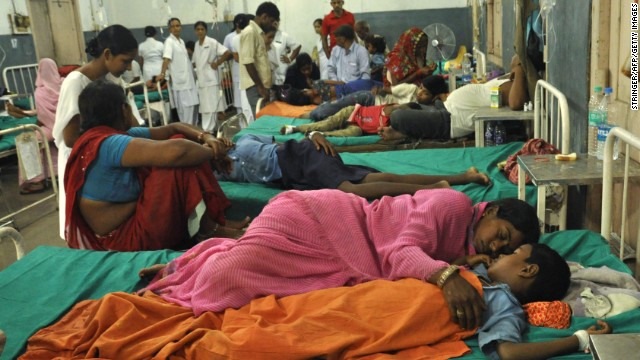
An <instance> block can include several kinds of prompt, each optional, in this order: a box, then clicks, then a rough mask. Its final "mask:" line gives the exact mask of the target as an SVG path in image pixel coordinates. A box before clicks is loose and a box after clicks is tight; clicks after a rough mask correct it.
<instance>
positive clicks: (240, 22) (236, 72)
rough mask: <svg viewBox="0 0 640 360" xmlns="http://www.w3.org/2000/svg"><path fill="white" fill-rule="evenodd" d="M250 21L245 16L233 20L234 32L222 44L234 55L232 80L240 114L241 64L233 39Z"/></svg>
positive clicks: (234, 96) (234, 102)
mask: <svg viewBox="0 0 640 360" xmlns="http://www.w3.org/2000/svg"><path fill="white" fill-rule="evenodd" d="M248 23H249V19H248V18H247V16H246V15H245V14H237V15H236V16H235V17H234V18H233V31H232V32H230V33H228V34H227V36H225V37H224V42H223V43H222V44H223V45H224V47H226V48H227V49H229V51H231V54H233V61H232V62H231V63H232V65H231V78H232V80H233V106H235V108H236V112H237V113H238V114H239V113H241V112H242V101H241V96H242V95H241V92H240V63H238V50H237V49H235V48H234V47H233V39H234V38H235V37H236V36H239V35H240V32H241V31H242V29H244V28H245V26H247V24H248Z"/></svg>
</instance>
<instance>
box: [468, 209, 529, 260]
mask: <svg viewBox="0 0 640 360" xmlns="http://www.w3.org/2000/svg"><path fill="white" fill-rule="evenodd" d="M497 212H498V208H497V207H492V208H488V209H487V210H485V212H484V214H483V215H482V218H481V219H480V221H478V223H477V224H476V226H475V229H474V234H473V246H474V247H475V249H476V252H477V253H478V254H485V255H490V256H491V257H497V256H498V255H500V254H510V253H512V252H513V251H514V250H515V249H517V248H518V247H520V246H521V245H522V244H523V243H524V235H523V234H522V233H521V232H520V231H518V230H516V228H515V227H514V226H513V224H511V223H510V222H508V221H507V220H503V219H500V218H499V217H497V216H496V213H497Z"/></svg>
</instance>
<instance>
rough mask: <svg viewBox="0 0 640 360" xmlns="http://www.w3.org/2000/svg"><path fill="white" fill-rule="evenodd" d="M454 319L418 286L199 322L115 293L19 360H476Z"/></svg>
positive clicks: (350, 291) (280, 304)
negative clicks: (391, 357) (466, 359)
mask: <svg viewBox="0 0 640 360" xmlns="http://www.w3.org/2000/svg"><path fill="white" fill-rule="evenodd" d="M463 274H464V275H463V276H465V277H467V278H468V279H469V280H470V282H471V283H472V284H473V285H474V286H475V287H476V288H477V289H478V290H479V291H482V290H481V286H480V283H479V281H478V280H477V278H476V277H475V276H474V275H472V274H470V273H468V272H463ZM449 318H450V315H449V311H448V308H447V306H446V304H445V302H444V297H443V296H442V293H441V291H440V289H438V288H437V287H436V286H434V285H431V284H425V283H423V282H421V281H419V280H415V279H404V280H400V281H395V282H391V281H385V280H376V281H371V282H368V283H364V284H360V285H357V286H353V287H341V288H334V289H327V290H319V291H313V292H310V293H306V294H301V295H294V296H288V297H284V298H281V299H276V298H275V297H274V296H267V297H264V298H260V299H256V300H254V301H252V302H251V303H250V304H248V305H247V306H244V307H242V308H240V309H238V310H234V309H228V310H226V311H225V312H224V314H220V313H210V312H209V313H204V314H203V315H201V316H199V317H197V318H195V317H194V316H193V313H192V312H191V310H190V309H188V308H183V307H180V306H177V305H173V304H169V303H166V302H164V301H163V300H162V299H161V298H160V297H158V296H156V295H154V294H152V293H149V292H147V293H145V294H144V295H143V296H136V295H132V294H126V293H112V294H108V295H106V296H105V297H103V298H102V299H100V300H86V301H83V302H80V303H78V304H76V306H74V307H73V308H72V309H71V310H70V311H69V312H68V313H67V314H66V315H65V316H64V317H63V318H62V319H60V320H59V321H58V322H57V323H55V324H53V325H52V326H49V327H47V328H44V329H41V330H40V331H38V332H37V333H36V334H35V335H33V336H32V337H31V338H30V339H29V343H28V346H27V352H26V353H25V354H24V355H23V356H22V357H21V359H43V358H48V359H51V358H64V359H76V358H85V357H100V358H110V359H133V358H154V359H156V358H157V359H166V358H171V359H183V358H186V359H283V358H287V359H305V358H312V357H315V356H329V358H332V359H334V358H335V359H351V358H366V359H381V358H385V357H387V356H388V354H389V353H394V354H395V355H396V356H398V357H399V358H407V359H409V358H410V359H447V358H451V357H458V356H462V355H464V354H466V353H468V352H469V351H470V350H469V348H468V347H467V346H466V345H465V343H464V342H463V341H461V339H464V338H466V337H469V336H471V335H473V334H474V333H475V331H474V330H469V331H465V330H462V329H461V328H460V327H459V326H457V325H455V324H454V323H452V322H451V321H450V320H449ZM385 353H386V354H385Z"/></svg>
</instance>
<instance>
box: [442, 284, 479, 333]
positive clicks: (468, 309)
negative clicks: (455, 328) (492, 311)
mask: <svg viewBox="0 0 640 360" xmlns="http://www.w3.org/2000/svg"><path fill="white" fill-rule="evenodd" d="M442 293H443V294H444V299H445V300H446V302H447V305H448V306H449V311H450V312H451V320H452V321H453V322H455V323H456V324H458V325H460V327H462V328H464V329H467V330H470V329H473V328H476V327H478V326H480V325H482V313H483V312H484V311H485V310H486V304H485V302H484V300H483V299H482V297H481V296H480V294H478V292H477V291H476V289H475V288H474V287H473V286H472V285H471V284H470V283H469V282H468V281H467V280H465V279H464V278H463V277H462V276H460V274H457V273H456V274H453V275H451V276H450V277H449V279H448V280H447V282H446V283H445V284H444V286H443V287H442Z"/></svg>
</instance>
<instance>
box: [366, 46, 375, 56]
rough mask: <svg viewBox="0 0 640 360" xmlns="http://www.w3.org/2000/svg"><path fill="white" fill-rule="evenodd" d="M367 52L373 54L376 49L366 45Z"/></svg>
mask: <svg viewBox="0 0 640 360" xmlns="http://www.w3.org/2000/svg"><path fill="white" fill-rule="evenodd" d="M367 51H369V54H375V53H376V48H375V47H373V44H371V43H367Z"/></svg>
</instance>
